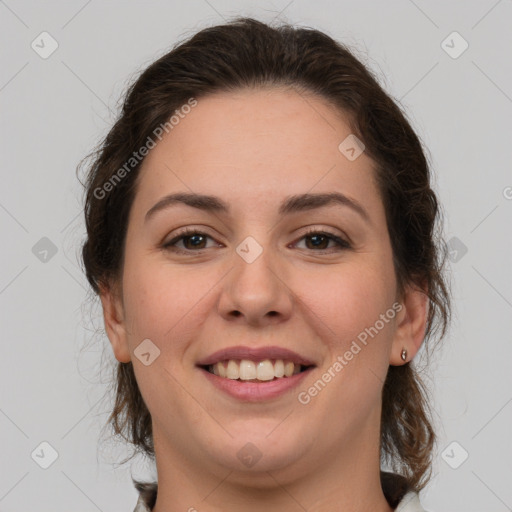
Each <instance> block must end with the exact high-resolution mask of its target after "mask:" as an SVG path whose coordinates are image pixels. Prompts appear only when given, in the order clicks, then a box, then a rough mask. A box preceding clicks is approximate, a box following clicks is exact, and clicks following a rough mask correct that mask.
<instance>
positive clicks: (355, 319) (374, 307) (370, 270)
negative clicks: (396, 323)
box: [297, 263, 395, 350]
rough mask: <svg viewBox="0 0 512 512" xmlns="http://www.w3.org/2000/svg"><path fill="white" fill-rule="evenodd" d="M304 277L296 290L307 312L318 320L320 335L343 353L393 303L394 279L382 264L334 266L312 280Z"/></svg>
mask: <svg viewBox="0 0 512 512" xmlns="http://www.w3.org/2000/svg"><path fill="white" fill-rule="evenodd" d="M304 275H305V274H302V275H301V277H300V278H298V279H297V289H298V295H299V296H300V298H301V302H303V303H304V304H305V305H306V306H307V308H306V310H305V311H306V312H307V311H309V312H310V313H309V314H310V316H311V318H312V319H316V320H314V321H315V323H316V325H317V327H318V329H317V331H318V333H319V335H320V332H323V333H325V335H326V336H327V338H328V339H330V340H331V345H332V346H333V347H334V346H336V348H337V349H340V350H341V349H342V348H343V347H344V346H345V345H346V344H347V343H348V344H350V341H351V340H352V339H355V338H357V336H358V335H359V334H360V333H361V332H362V331H364V329H365V328H367V327H369V326H372V325H374V324H375V322H376V321H378V320H379V318H380V315H381V314H385V313H386V311H387V310H388V309H389V308H391V307H392V305H393V302H394V293H395V285H394V277H393V275H392V274H391V275H390V273H389V270H385V269H384V268H383V265H382V264H379V263H376V264H373V265H372V264H364V265H363V264H362V265H350V266H349V265H347V266H346V267H344V266H339V267H336V268H335V267H333V270H332V271H327V272H325V273H323V274H319V273H315V276H314V277H313V276H311V277H310V278H307V277H304ZM311 313H314V315H311ZM379 325H380V324H379ZM388 326H389V324H386V328H385V329H383V331H384V330H388ZM338 345H339V346H338Z"/></svg>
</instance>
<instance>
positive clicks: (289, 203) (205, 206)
mask: <svg viewBox="0 0 512 512" xmlns="http://www.w3.org/2000/svg"><path fill="white" fill-rule="evenodd" d="M175 204H185V205H187V206H191V207H193V208H198V209H199V210H203V211H207V212H215V213H226V214H229V212H230V208H229V205H228V204H227V203H226V202H224V201H223V200H222V199H221V198H220V197H216V196H211V195H204V194H196V193H188V192H178V193H175V194H169V195H167V196H165V197H163V198H162V199H160V201H158V202H157V203H156V204H155V205H154V206H152V207H151V208H150V209H149V210H148V212H147V213H146V218H145V221H146V222H147V221H148V220H149V219H150V218H151V217H153V216H154V215H155V214H156V213H157V212H159V211H162V210H165V209H167V208H169V207H170V206H173V205H175ZM331 205H342V206H346V207H349V208H351V209H352V210H353V211H355V212H356V213H358V214H359V215H360V216H361V217H362V218H363V219H364V220H365V221H366V222H368V223H370V216H369V215H368V212H367V211H366V210H365V209H364V208H363V206H362V205H361V204H360V203H358V202H357V201H356V200H355V199H352V198H350V197H347V196H346V195H344V194H341V193H340V192H330V193H323V194H309V193H307V194H298V195H294V196H290V197H287V198H286V199H285V200H284V201H283V202H282V203H281V205H280V207H279V212H278V213H279V215H290V214H292V213H297V212H302V211H307V210H314V209H317V208H322V207H325V206H331Z"/></svg>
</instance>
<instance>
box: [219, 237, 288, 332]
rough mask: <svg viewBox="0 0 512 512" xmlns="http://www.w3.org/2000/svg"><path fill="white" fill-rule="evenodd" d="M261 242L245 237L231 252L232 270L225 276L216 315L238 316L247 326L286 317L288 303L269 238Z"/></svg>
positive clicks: (286, 289)
mask: <svg viewBox="0 0 512 512" xmlns="http://www.w3.org/2000/svg"><path fill="white" fill-rule="evenodd" d="M261 238H265V242H264V243H260V242H258V240H257V239H256V238H255V237H253V236H247V237H246V238H245V239H244V240H242V242H240V243H239V244H238V245H237V246H236V248H235V252H234V254H233V264H234V267H235V268H234V269H233V271H232V272H230V273H229V274H228V281H227V282H226V285H225V287H224V289H223V291H222V298H221V301H220V313H221V315H223V316H225V317H226V318H232V317H240V316H242V317H244V318H245V319H246V321H248V322H250V323H261V322H268V321H269V319H270V318H275V317H279V318H281V319H283V318H286V317H288V316H289V315H290V311H291V304H292V301H291V296H290V292H289V290H288V288H287V287H286V286H285V284H284V283H283V280H282V278H283V276H280V275H279V274H280V273H282V272H280V271H279V268H281V265H280V261H279V257H278V255H277V254H274V250H273V248H272V246H271V244H270V241H269V237H268V236H265V235H261ZM261 238H260V239H261Z"/></svg>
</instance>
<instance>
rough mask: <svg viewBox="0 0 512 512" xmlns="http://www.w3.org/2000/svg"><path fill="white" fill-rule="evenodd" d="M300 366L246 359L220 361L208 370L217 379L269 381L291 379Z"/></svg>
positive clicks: (288, 362)
mask: <svg viewBox="0 0 512 512" xmlns="http://www.w3.org/2000/svg"><path fill="white" fill-rule="evenodd" d="M300 369H301V365H300V364H294V363H293V362H292V361H284V360H283V359H276V360H275V361H274V362H272V361H271V360H270V359H265V360H263V361H259V362H254V361H250V360H248V359H242V360H236V359H230V360H229V361H220V362H218V363H216V364H213V365H210V367H209V370H210V372H211V373H213V374H214V375H217V376H218V377H223V378H228V379H232V380H237V379H240V380H260V381H269V380H273V379H274V378H277V379H280V378H282V377H291V376H292V375H296V374H297V373H300Z"/></svg>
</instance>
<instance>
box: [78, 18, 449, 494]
mask: <svg viewBox="0 0 512 512" xmlns="http://www.w3.org/2000/svg"><path fill="white" fill-rule="evenodd" d="M259 87H293V88H294V89H295V90H296V91H297V92H299V93H309V94H311V93H312V94H314V95H317V96H318V97H320V98H322V99H324V100H326V101H327V102H329V103H330V104H331V105H332V106H333V108H335V109H338V111H339V112H340V114H341V115H343V116H344V119H345V120H346V122H347V123H348V124H349V126H350V128H351V131H352V133H353V134H355V135H356V136H357V137H358V138H359V139H360V140H361V141H363V143H364V145H365V152H366V154H367V155H368V156H369V157H370V158H371V159H372V161H373V162H374V168H375V170H374V173H375V179H376V183H377V184H378V188H379V193H380V195H381V199H382V202H383V205H384V208H385V213H386V222H387V228H388V231H389V237H390V240H391V244H392V250H393V263H394V269H395V274H396V280H397V286H398V290H399V291H400V293H401V294H402V293H403V292H404V290H405V286H406V285H412V286H415V287H417V288H420V289H421V290H423V291H424V293H425V294H426V295H428V299H429V309H428V318H427V327H426V330H425V337H424V341H423V343H424V344H426V345H427V348H429V345H431V344H432V342H433V341H434V342H438V341H440V340H441V339H442V338H443V336H444V335H445V334H446V330H447V328H448V324H449V319H450V294H449V291H448V288H449V287H448V282H447V279H446V277H445V275H444V265H445V260H446V245H445V244H444V241H443V238H442V233H441V231H442V229H441V220H440V218H441V213H442V212H441V207H440V204H439V202H438V200H437V198H436V194H435V193H434V191H433V189H432V185H431V181H432V173H431V170H430V165H429V164H428V162H427V158H426V156H425V152H424V149H423V146H422V143H421V142H420V139H419V137H418V136H417V134H416V133H415V131H414V130H413V128H412V127H411V124H410V123H409V121H408V120H407V119H406V115H405V113H404V112H403V108H402V107H400V106H399V103H398V101H397V100H393V99H392V98H391V96H390V95H388V94H387V93H386V92H385V91H384V89H383V88H382V87H381V85H379V83H378V80H377V78H376V76H375V75H374V74H373V73H372V71H370V69H368V67H367V66H365V65H364V64H363V63H362V62H361V61H360V60H359V59H358V58H357V57H356V56H355V54H354V52H353V51H352V50H350V49H349V47H348V46H347V45H344V44H342V43H340V42H338V41H336V40H334V39H333V38H331V37H330V36H328V35H327V34H325V33H323V32H321V31H318V30H314V29H311V28H303V27H294V26H292V25H290V24H285V23H283V24H280V25H276V26H273V25H271V24H266V23H263V22H260V21H257V20H254V19H251V18H235V19H233V20H231V21H229V22H227V23H226V24H223V25H218V26H212V27H207V28H205V29H202V30H200V31H199V32H197V33H195V34H194V35H192V36H191V37H189V38H187V39H186V40H183V41H181V42H179V43H177V44H176V45H175V46H174V47H173V48H172V49H171V50H170V51H169V52H168V53H166V54H164V55H163V56H162V57H160V58H158V60H156V61H155V62H153V63H152V64H150V65H149V67H147V68H146V69H145V70H144V71H142V72H141V73H140V74H139V76H138V77H137V78H136V79H135V80H134V81H133V82H132V84H131V85H130V86H129V88H128V90H127V92H126V95H125V97H124V98H123V100H124V101H123V103H122V108H121V111H120V113H119V115H118V117H117V120H116V122H115V123H114V125H113V127H112V128H111V129H110V131H109V133H108V134H107V136H106V137H105V138H104V140H102V142H101V143H100V145H99V146H98V147H97V148H96V149H95V150H94V151H93V152H92V153H91V154H90V155H88V157H86V158H85V159H84V160H83V161H82V162H81V164H80V166H82V165H83V164H84V163H85V161H88V165H87V169H86V179H85V183H84V186H85V207H84V213H85V223H86V230H87V235H86V239H85V241H84V243H83V246H82V258H83V263H84V267H85V273H86V276H87V279H88V281H89V283H90V285H91V287H92V290H93V292H94V293H95V294H99V293H100V292H101V290H102V288H103V287H110V286H111V285H112V284H113V283H118V282H119V280H120V279H121V276H122V266H123V254H124V242H125V238H126V230H127V224H128V215H129V212H130V208H131V205H132V203H133V199H134V195H135V193H136V190H137V186H136V185H137V176H138V171H139V169H140V165H141V163H140V162H139V163H137V165H134V166H133V168H132V169H131V170H130V171H129V172H126V173H123V179H122V180H119V182H116V184H115V186H112V187H106V186H105V184H106V183H107V182H109V180H112V177H113V176H114V175H115V174H116V173H118V170H119V169H121V168H122V167H123V165H125V163H126V162H127V161H128V160H129V159H130V158H131V156H132V154H133V152H134V151H135V150H136V149H138V148H139V147H141V146H143V145H144V144H145V143H146V141H147V139H148V137H154V132H155V129H156V128H157V127H158V126H161V125H164V124H165V123H166V122H168V120H169V118H170V117H171V116H172V115H173V113H174V112H175V111H176V110H177V109H179V108H180V107H181V106H182V105H184V104H186V103H187V102H188V101H189V100H190V98H195V99H196V100H198V101H200V98H201V97H205V96H206V95H208V94H211V93H216V92H229V91H237V90H242V89H247V88H259ZM152 134H153V135H152ZM340 142H341V141H340ZM118 175H119V173H118ZM107 189H108V193H106V192H104V191H105V190H107ZM98 190H102V193H101V194H99V193H98ZM434 338H435V339H434ZM430 348H431V347H430ZM115 372H116V378H115V380H116V382H115V390H114V392H115V404H114V408H113V410H112V413H111V414H110V417H109V418H108V424H109V425H110V426H111V427H112V428H113V431H114V433H115V434H116V435H119V436H121V437H122V438H123V439H125V440H126V441H128V442H129V443H131V444H132V445H133V447H134V448H135V450H136V451H140V452H142V453H144V454H146V455H148V456H149V457H150V458H154V445H153V437H152V422H151V415H150V413H149V411H148V409H147V407H146V405H145V403H144V400H143V398H142V395H141V393H140V391H139V388H138V385H137V381H136V378H135V374H134V371H133V367H132V363H131V362H128V363H121V362H119V363H117V365H116V369H115ZM432 422H433V419H432V414H431V408H430V399H429V395H428V391H427V388H426V386H425V384H424V381H422V379H421V378H420V372H419V371H418V369H417V368H416V367H415V365H414V364H413V363H411V362H408V363H405V364H403V365H401V366H389V369H388V373H387V376H386V380H385V383H384V386H383V391H382V415H381V430H380V432H381V439H380V446H381V463H382V464H387V465H388V467H389V468H391V469H392V470H393V472H394V473H393V474H391V473H387V472H384V471H381V483H382V485H383V487H387V488H392V487H393V486H394V487H395V488H400V494H403V493H404V492H406V491H409V490H413V491H419V490H421V489H422V488H423V487H424V486H425V485H426V483H427V482H428V480H429V478H430V476H431V463H432V454H433V447H434V441H435V433H434V429H433V426H432ZM393 479H394V480H393ZM391 480H393V482H391V483H392V484H393V485H391V484H390V481H391ZM138 488H139V487H138ZM140 489H141V490H142V489H143V486H142V487H140ZM153 489H155V488H154V487H153ZM153 499H154V496H153Z"/></svg>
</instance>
